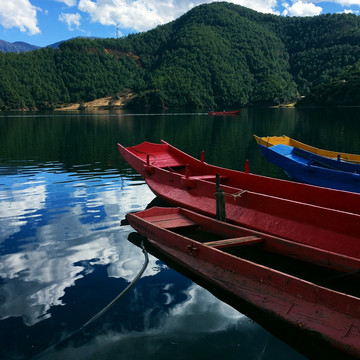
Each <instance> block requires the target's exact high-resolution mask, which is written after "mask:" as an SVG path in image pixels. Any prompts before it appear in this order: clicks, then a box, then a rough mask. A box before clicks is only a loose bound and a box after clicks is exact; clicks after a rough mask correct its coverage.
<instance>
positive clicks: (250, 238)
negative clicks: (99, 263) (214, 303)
mask: <svg viewBox="0 0 360 360" xmlns="http://www.w3.org/2000/svg"><path fill="white" fill-rule="evenodd" d="M127 217H128V220H129V223H130V224H131V225H132V226H133V227H134V228H135V229H136V230H137V231H138V232H140V233H141V234H142V235H144V236H146V237H147V238H148V240H149V241H150V242H151V243H152V244H153V245H154V246H155V247H156V248H157V249H159V250H160V251H161V252H163V253H164V254H165V255H166V256H168V257H170V258H171V259H172V260H173V261H175V262H177V263H179V264H180V265H182V266H183V267H185V268H187V269H188V270H190V271H192V272H193V273H195V274H196V275H198V276H200V277H202V278H204V279H206V280H208V281H210V282H212V283H213V284H214V285H216V286H218V287H220V288H222V289H224V290H226V291H228V292H230V293H231V294H233V295H235V296H237V297H238V298H240V299H242V300H244V301H246V302H248V303H249V304H252V305H254V306H256V307H258V308H259V309H262V310H263V311H265V312H267V313H270V314H272V315H273V316H275V317H276V318H278V319H280V320H282V321H285V322H286V323H288V324H291V325H293V326H296V327H298V328H301V329H302V330H303V331H306V332H309V333H311V334H312V335H315V334H316V335H320V336H321V337H322V339H323V340H325V341H326V342H327V343H328V344H330V345H331V346H333V347H336V348H338V349H340V350H341V351H343V352H345V353H347V354H349V355H352V356H355V357H360V342H359V338H360V298H359V296H358V294H357V293H356V294H351V293H347V292H343V291H338V290H336V289H331V288H327V287H323V286H320V285H317V284H316V283H315V282H311V281H309V280H308V279H307V280H304V279H302V278H301V277H299V276H294V275H293V274H292V273H291V270H289V271H287V269H286V270H285V271H284V270H281V271H279V270H277V269H275V268H272V267H269V266H267V265H265V264H264V263H259V262H258V261H257V260H256V261H254V260H249V259H246V258H242V257H241V256H242V255H241V253H240V255H239V256H240V257H238V256H235V255H231V254H229V253H227V252H225V251H223V249H225V248H226V249H229V248H235V247H236V248H238V249H239V248H240V251H241V249H243V248H244V247H246V246H247V247H251V248H252V249H255V250H256V251H264V250H265V252H271V253H276V254H281V256H282V257H283V258H286V257H287V256H288V254H287V251H288V250H289V249H290V248H291V246H290V247H289V243H288V241H287V240H285V239H280V238H277V237H273V236H269V235H266V234H262V233H259V232H253V231H251V230H249V229H246V228H241V227H237V226H234V225H229V224H226V223H223V222H219V221H217V220H214V219H210V218H207V217H204V216H202V215H199V214H196V213H193V212H191V211H188V210H185V209H179V208H170V209H169V208H151V209H149V210H145V211H142V212H139V213H136V214H128V215H127ZM194 225H195V226H194ZM191 228H192V229H194V230H193V232H190V229H191ZM199 228H200V229H206V231H207V234H204V233H203V234H202V235H204V237H203V238H202V237H201V236H200V235H201V234H200V235H199V234H197V235H196V237H195V239H196V240H194V238H193V237H192V236H195V235H194V234H195V230H196V229H199ZM184 229H188V231H187V232H186V235H181V234H180V231H183V232H184ZM209 234H211V235H214V234H216V235H217V236H218V237H219V238H220V240H217V241H213V240H210V241H209V239H207V236H209ZM298 247H299V250H300V252H302V253H303V254H307V255H308V256H310V257H311V258H312V259H313V260H314V261H316V259H321V258H322V256H324V254H325V253H326V252H323V251H320V250H319V249H315V248H311V247H307V246H303V245H298ZM302 247H304V248H306V251H301V248H302ZM332 255H333V256H334V258H333V263H334V264H340V263H345V262H348V263H349V264H350V263H352V266H353V268H354V269H359V268H360V266H359V265H360V260H359V259H354V258H347V257H344V256H342V255H338V254H332ZM256 259H258V258H256ZM308 260H309V259H308V258H307V257H306V256H305V257H303V258H302V261H303V266H301V267H300V268H301V269H303V267H304V268H305V267H306V266H307V265H308V263H309V261H308ZM310 262H311V263H313V262H312V261H310ZM321 262H322V260H320V261H317V262H316V263H317V264H319V263H321ZM340 267H341V266H340ZM319 269H320V268H319ZM319 271H320V270H319ZM349 271H351V270H350V269H349ZM304 274H305V275H306V272H304ZM317 274H318V272H317ZM306 276H307V277H308V276H309V274H307V275H306ZM310 276H311V275H310ZM356 280H357V281H358V283H357V284H358V285H359V281H360V280H359V278H357V279H356ZM358 285H356V284H355V283H354V286H355V287H356V286H357V287H358Z"/></svg>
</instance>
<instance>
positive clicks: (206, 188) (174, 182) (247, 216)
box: [118, 142, 360, 259]
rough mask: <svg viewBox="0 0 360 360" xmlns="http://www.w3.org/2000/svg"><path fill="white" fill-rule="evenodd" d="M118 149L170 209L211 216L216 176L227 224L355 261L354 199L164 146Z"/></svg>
mask: <svg viewBox="0 0 360 360" xmlns="http://www.w3.org/2000/svg"><path fill="white" fill-rule="evenodd" d="M118 147H119V151H120V153H121V154H122V156H123V157H124V158H125V160H126V161H127V162H128V163H129V164H130V165H131V166H132V167H133V168H134V169H135V170H136V171H138V172H139V173H140V174H141V175H142V176H143V177H144V179H145V181H146V182H147V184H148V185H149V187H150V189H151V190H152V191H153V192H154V193H155V194H156V195H157V196H159V197H160V198H162V199H164V200H165V201H167V202H169V203H171V204H174V205H176V206H181V207H185V208H188V209H191V210H194V211H197V212H199V213H202V214H205V215H208V216H211V217H215V214H216V199H215V194H214V193H215V183H214V178H215V174H216V173H219V174H220V175H221V177H222V178H223V180H222V185H221V188H222V189H223V190H224V191H225V193H226V194H228V195H229V196H227V197H226V215H227V221H228V222H231V223H234V224H237V225H241V226H246V227H249V228H251V229H254V230H257V231H262V232H265V233H268V234H272V235H274V236H279V237H282V238H286V239H288V240H291V241H294V242H297V243H302V244H307V245H310V246H313V247H317V248H319V249H324V250H327V251H331V252H334V253H338V254H343V255H347V256H352V257H355V258H359V259H360V239H359V224H360V207H359V204H360V194H355V193H349V192H343V191H338V190H331V189H325V188H320V187H315V186H310V185H305V184H298V183H293V182H290V181H284V180H277V179H271V178H267V177H263V176H258V175H253V174H250V173H243V172H240V171H234V170H229V169H224V168H220V167H216V166H212V165H209V164H206V163H205V162H204V161H199V160H196V159H194V158H192V157H191V156H189V155H187V154H185V153H183V152H181V151H180V150H178V149H176V148H174V147H173V146H171V145H169V144H167V143H162V144H151V143H148V142H145V143H142V144H140V145H137V146H134V147H129V148H125V147H123V146H121V145H120V144H118ZM147 156H148V160H147ZM185 164H187V165H188V166H187V170H186V168H185ZM230 194H232V196H231V195H230ZM239 194H241V195H239Z"/></svg>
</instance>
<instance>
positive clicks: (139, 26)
mask: <svg viewBox="0 0 360 360" xmlns="http://www.w3.org/2000/svg"><path fill="white" fill-rule="evenodd" d="M211 2H213V1H211V0H205V1H204V0H196V1H193V2H188V1H185V0H162V1H156V0H80V1H79V4H78V8H79V10H80V11H83V12H85V13H88V14H89V15H90V18H91V21H92V22H99V23H100V24H102V25H113V26H114V25H117V24H119V26H120V27H121V28H128V29H134V30H136V31H146V30H149V29H152V28H154V27H155V26H157V25H160V24H165V23H168V22H170V21H172V20H174V19H176V18H178V17H179V16H181V15H183V14H184V13H186V12H187V11H189V10H191V9H192V8H193V7H194V6H197V5H200V4H204V3H211ZM232 2H233V3H235V4H237V5H242V6H245V7H248V8H251V9H253V10H257V11H261V12H263V13H273V14H275V13H278V12H276V11H275V10H274V9H275V7H276V5H277V1H276V0H252V1H250V0H234V1H232Z"/></svg>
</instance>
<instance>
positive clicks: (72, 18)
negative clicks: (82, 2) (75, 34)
mask: <svg viewBox="0 0 360 360" xmlns="http://www.w3.org/2000/svg"><path fill="white" fill-rule="evenodd" d="M59 20H60V21H61V22H63V23H65V24H67V26H68V28H69V30H70V31H73V30H74V29H75V28H77V29H78V28H79V27H80V25H81V22H80V20H81V15H80V14H79V13H76V14H65V13H61V14H60V15H59Z"/></svg>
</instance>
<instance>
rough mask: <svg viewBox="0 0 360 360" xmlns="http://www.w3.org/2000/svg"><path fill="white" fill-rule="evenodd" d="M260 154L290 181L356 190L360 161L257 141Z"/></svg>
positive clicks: (359, 188)
mask: <svg viewBox="0 0 360 360" xmlns="http://www.w3.org/2000/svg"><path fill="white" fill-rule="evenodd" d="M259 147H260V149H261V152H262V153H263V155H264V157H265V158H266V159H267V160H269V161H270V162H272V163H273V164H275V165H277V166H278V167H280V168H281V169H283V170H284V171H285V173H286V174H287V175H288V176H289V177H290V179H292V180H294V181H300V182H303V183H307V184H311V185H317V186H322V187H327V188H332V189H338V190H345V191H352V192H360V165H359V164H354V163H348V162H345V161H341V160H340V159H331V158H327V157H324V156H320V155H317V154H314V153H312V152H309V151H306V150H303V149H300V148H296V147H293V146H288V145H284V144H278V145H274V146H270V147H267V146H264V145H261V144H259Z"/></svg>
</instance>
